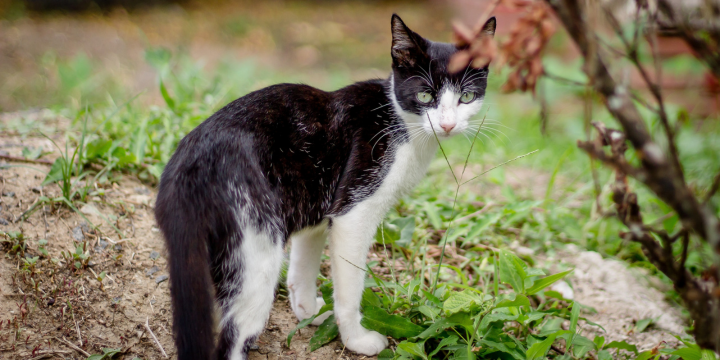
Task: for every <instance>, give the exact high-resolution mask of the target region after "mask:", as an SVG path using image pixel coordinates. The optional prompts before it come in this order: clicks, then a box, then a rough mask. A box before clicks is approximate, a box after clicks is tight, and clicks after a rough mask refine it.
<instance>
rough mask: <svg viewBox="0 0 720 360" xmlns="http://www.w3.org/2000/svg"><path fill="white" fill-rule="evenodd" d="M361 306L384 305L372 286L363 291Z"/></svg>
mask: <svg viewBox="0 0 720 360" xmlns="http://www.w3.org/2000/svg"><path fill="white" fill-rule="evenodd" d="M360 304H361V306H363V307H365V306H377V307H382V300H380V298H379V297H378V295H377V294H375V292H374V291H372V289H371V288H366V289H365V291H363V294H362V300H361V302H360Z"/></svg>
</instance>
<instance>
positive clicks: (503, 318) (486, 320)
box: [479, 313, 518, 330]
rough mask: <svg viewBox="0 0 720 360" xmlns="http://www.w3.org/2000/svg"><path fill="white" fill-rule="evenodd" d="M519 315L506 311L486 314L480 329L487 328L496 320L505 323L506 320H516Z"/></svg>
mask: <svg viewBox="0 0 720 360" xmlns="http://www.w3.org/2000/svg"><path fill="white" fill-rule="evenodd" d="M517 318H518V315H512V314H506V313H493V314H489V315H485V317H483V319H482V321H481V322H480V327H479V329H480V330H484V329H487V327H488V326H489V325H490V324H491V323H494V322H496V321H502V322H503V323H505V322H506V321H515V320H517Z"/></svg>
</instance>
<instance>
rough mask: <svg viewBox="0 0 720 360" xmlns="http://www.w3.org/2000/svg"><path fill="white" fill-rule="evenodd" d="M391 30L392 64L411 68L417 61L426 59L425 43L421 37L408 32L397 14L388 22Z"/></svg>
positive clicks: (410, 31)
mask: <svg viewBox="0 0 720 360" xmlns="http://www.w3.org/2000/svg"><path fill="white" fill-rule="evenodd" d="M390 25H391V29H392V50H391V51H390V53H391V55H392V58H393V63H394V64H395V65H396V66H399V67H413V66H415V64H417V62H418V60H420V59H421V58H423V57H426V56H427V55H426V54H425V48H426V47H427V42H426V40H425V39H423V37H422V36H420V35H418V34H416V33H415V32H413V31H412V30H410V29H409V28H408V27H407V26H406V25H405V23H404V22H403V21H402V19H400V17H399V16H397V14H393V16H392V20H391V22H390Z"/></svg>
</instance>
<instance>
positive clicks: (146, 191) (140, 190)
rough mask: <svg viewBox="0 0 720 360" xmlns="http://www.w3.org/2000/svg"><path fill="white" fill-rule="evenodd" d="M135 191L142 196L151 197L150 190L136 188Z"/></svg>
mask: <svg viewBox="0 0 720 360" xmlns="http://www.w3.org/2000/svg"><path fill="white" fill-rule="evenodd" d="M133 190H135V193H137V194H140V195H150V190H148V189H147V188H144V187H136V188H134V189H133Z"/></svg>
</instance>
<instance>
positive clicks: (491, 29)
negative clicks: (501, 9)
mask: <svg viewBox="0 0 720 360" xmlns="http://www.w3.org/2000/svg"><path fill="white" fill-rule="evenodd" d="M495 27H497V21H496V20H495V17H494V16H493V17H491V18H489V19H488V21H486V22H485V25H483V26H482V28H481V29H480V31H481V32H482V33H483V35H489V36H495Z"/></svg>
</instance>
